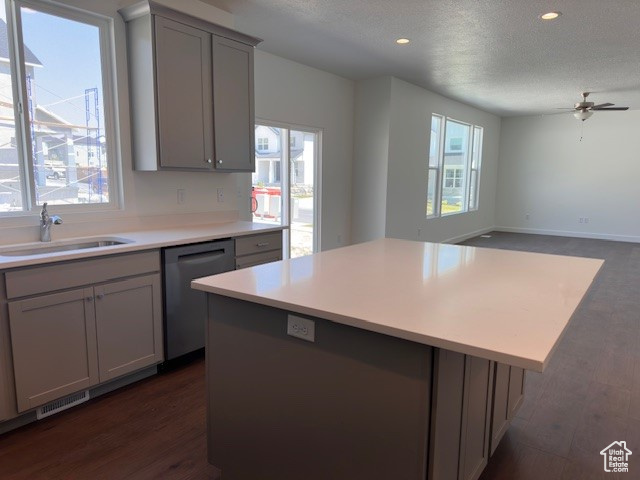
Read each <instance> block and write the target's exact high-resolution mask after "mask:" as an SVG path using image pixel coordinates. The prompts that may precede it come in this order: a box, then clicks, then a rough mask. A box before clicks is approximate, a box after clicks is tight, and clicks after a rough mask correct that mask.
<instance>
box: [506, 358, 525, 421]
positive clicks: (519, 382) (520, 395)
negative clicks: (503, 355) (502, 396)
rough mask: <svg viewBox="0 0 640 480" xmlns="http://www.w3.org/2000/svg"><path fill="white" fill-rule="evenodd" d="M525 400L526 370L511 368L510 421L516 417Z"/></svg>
mask: <svg viewBox="0 0 640 480" xmlns="http://www.w3.org/2000/svg"><path fill="white" fill-rule="evenodd" d="M523 400H524V370H523V369H522V368H518V367H511V371H510V372H509V404H508V408H509V420H511V419H512V418H513V417H515V416H516V413H518V409H519V408H520V405H522V401H523Z"/></svg>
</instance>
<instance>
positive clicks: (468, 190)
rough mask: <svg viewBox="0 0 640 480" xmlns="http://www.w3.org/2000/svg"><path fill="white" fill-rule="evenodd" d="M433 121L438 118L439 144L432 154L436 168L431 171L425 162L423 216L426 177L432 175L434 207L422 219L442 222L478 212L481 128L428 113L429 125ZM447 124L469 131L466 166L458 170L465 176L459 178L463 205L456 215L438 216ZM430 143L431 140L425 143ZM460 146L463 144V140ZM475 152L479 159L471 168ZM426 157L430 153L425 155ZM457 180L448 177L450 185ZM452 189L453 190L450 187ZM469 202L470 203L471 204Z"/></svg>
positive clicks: (442, 188) (427, 197) (453, 213)
mask: <svg viewBox="0 0 640 480" xmlns="http://www.w3.org/2000/svg"><path fill="white" fill-rule="evenodd" d="M433 118H439V119H440V131H439V132H438V133H439V142H438V151H437V152H436V155H437V158H438V161H437V167H432V166H431V165H430V164H429V158H427V196H426V203H427V205H425V213H426V212H427V208H426V207H427V206H428V201H429V175H431V174H432V173H434V174H435V175H436V181H435V192H434V196H433V198H434V200H433V201H434V205H433V213H432V214H431V215H429V214H428V213H426V218H427V220H429V219H432V218H442V217H449V216H451V215H459V214H463V213H469V212H474V211H477V210H478V207H479V203H480V202H479V197H480V172H481V169H482V149H483V141H484V127H482V126H481V125H474V124H472V123H469V122H464V121H461V120H457V119H455V118H453V117H449V116H446V115H442V114H439V113H432V114H431V122H433ZM448 122H454V123H458V124H461V125H465V126H468V127H469V133H468V137H467V145H468V148H467V152H466V157H467V159H466V165H465V166H464V167H463V168H462V170H463V171H464V173H465V175H464V177H463V178H462V180H463V181H462V182H461V183H462V184H463V185H462V186H461V188H462V191H463V201H462V205H463V208H462V209H461V210H460V211H456V212H448V213H442V196H443V195H442V193H443V190H444V188H447V187H445V181H446V173H445V154H446V148H447V146H446V144H445V140H446V138H447V137H446V132H447V123H448ZM429 132H430V133H429V135H431V127H430V128H429ZM478 134H479V141H478V145H477V148H476V142H475V140H476V135H478ZM429 141H430V142H431V139H430V140H429ZM462 144H464V139H463V142H462ZM461 151H462V150H461ZM478 152H479V155H478V157H477V165H476V166H475V167H474V166H473V165H474V158H475V155H476V153H478ZM429 156H430V153H429ZM474 173H475V176H476V183H475V188H474V190H473V192H472V188H473V182H472V175H473V174H474ZM457 179H458V177H455V176H454V177H452V178H451V180H452V181H453V182H454V185H455V181H456V180H457ZM453 188H456V187H453ZM472 201H473V202H472Z"/></svg>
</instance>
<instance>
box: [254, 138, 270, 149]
mask: <svg viewBox="0 0 640 480" xmlns="http://www.w3.org/2000/svg"><path fill="white" fill-rule="evenodd" d="M256 145H257V148H258V152H266V151H269V137H258V139H257V141H256Z"/></svg>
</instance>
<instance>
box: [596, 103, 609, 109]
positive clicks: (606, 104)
mask: <svg viewBox="0 0 640 480" xmlns="http://www.w3.org/2000/svg"><path fill="white" fill-rule="evenodd" d="M602 107H613V103H601V104H600V105H594V106H593V107H591V110H598V109H599V108H602Z"/></svg>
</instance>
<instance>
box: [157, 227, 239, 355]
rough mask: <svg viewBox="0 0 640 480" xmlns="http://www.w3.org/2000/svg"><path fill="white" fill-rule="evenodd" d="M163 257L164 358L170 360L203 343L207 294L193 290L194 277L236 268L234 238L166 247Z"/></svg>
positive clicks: (191, 350)
mask: <svg viewBox="0 0 640 480" xmlns="http://www.w3.org/2000/svg"><path fill="white" fill-rule="evenodd" d="M162 258H163V264H164V299H165V311H164V327H165V328H164V342H165V360H171V359H174V358H176V357H179V356H181V355H184V354H186V353H190V352H193V351H195V350H198V349H200V348H203V347H204V336H205V325H206V321H207V296H206V294H205V292H200V291H197V290H193V289H192V288H191V280H193V279H194V278H200V277H207V276H209V275H215V274H216V273H222V272H228V271H230V270H234V268H235V248H234V241H233V240H232V239H227V240H216V241H212V242H205V243H197V244H192V245H184V246H180V247H170V248H165V249H163V250H162Z"/></svg>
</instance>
